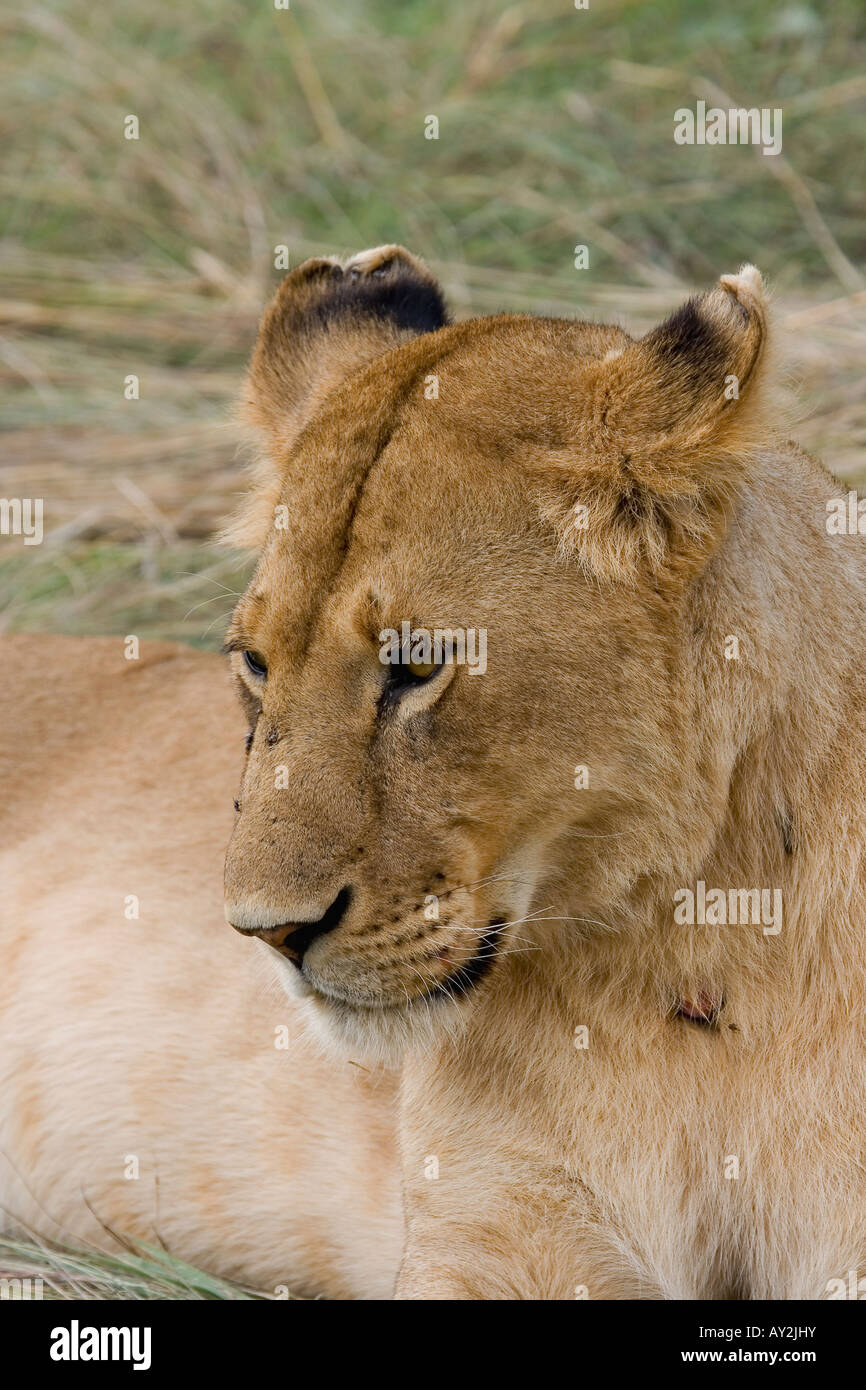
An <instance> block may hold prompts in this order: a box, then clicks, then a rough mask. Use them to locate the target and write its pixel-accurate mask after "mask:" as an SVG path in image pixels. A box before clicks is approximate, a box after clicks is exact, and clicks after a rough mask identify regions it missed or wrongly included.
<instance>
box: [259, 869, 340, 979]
mask: <svg viewBox="0 0 866 1390" xmlns="http://www.w3.org/2000/svg"><path fill="white" fill-rule="evenodd" d="M351 901H352V890H351V888H341V889H340V891H339V893H338V894H337V896H336V898H335V899H334V901H333V902H332V903H331V906H330V907H329V908H327V910H326V911H325V912H323V913H322V916H321V917H318V918H317V919H316V920H315V921H313V922H283V923H282V924H281V925H280V926H277V927H265V926H261V927H258V926H255V925H246V924H245V925H243V926H240V925H238V924H236V923H235V922H232V926H233V927H234V928H235V931H239V932H240V933H241V935H242V936H257V937H258V938H259V939H260V940H261V941H266V942H267V943H268V945H269V946H273V948H274V950H275V951H279V953H280V955H281V956H285V958H286V960H290V961H291V962H292V964H293V965H297V966H300V965H301V964H302V963H303V959H304V955H305V953H306V952H307V951H308V950H309V948H310V946H312V944H313V942H314V941H315V940H316V938H317V937H319V936H324V935H325V933H326V932H329V931H333V930H334V928H335V927H338V926H339V925H340V922H341V921H342V920H343V918H344V917H345V915H346V912H347V911H348V907H349V903H350V902H351Z"/></svg>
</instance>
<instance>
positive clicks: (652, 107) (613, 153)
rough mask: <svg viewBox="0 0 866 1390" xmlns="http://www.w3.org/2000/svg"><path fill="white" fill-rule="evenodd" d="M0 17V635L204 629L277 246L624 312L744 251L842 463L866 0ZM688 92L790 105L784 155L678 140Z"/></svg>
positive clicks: (674, 297)
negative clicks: (32, 514) (676, 127)
mask: <svg viewBox="0 0 866 1390" xmlns="http://www.w3.org/2000/svg"><path fill="white" fill-rule="evenodd" d="M0 35H2V49H0V52H2V57H0V79H2V90H3V98H2V113H0V148H2V150H3V158H2V173H0V191H2V195H3V196H2V202H0V208H2V211H0V395H2V415H3V422H4V424H3V429H4V433H3V446H4V447H3V452H2V460H0V466H2V477H0V495H2V496H6V497H10V496H42V497H43V498H44V499H45V526H46V540H45V542H44V544H43V545H42V546H38V547H37V546H32V547H26V548H25V547H24V546H23V545H22V542H21V541H20V539H18V538H8V537H2V538H0V606H2V617H0V624H2V626H3V627H5V628H6V629H7V630H8V629H11V628H15V629H29V630H46V629H56V630H62V631H72V632H119V633H123V632H126V631H135V632H137V633H138V634H139V635H162V636H171V637H175V638H179V639H181V640H186V641H190V642H195V643H204V644H207V645H218V643H219V641H220V640H221V636H222V631H223V628H224V620H225V615H226V614H227V612H228V611H229V610H230V608H231V606H232V599H233V594H234V593H235V592H237V591H238V590H240V589H241V588H242V586H243V582H244V576H245V574H246V572H247V562H246V561H245V560H244V558H243V557H239V556H235V555H227V554H224V553H220V552H218V551H216V550H215V549H214V548H213V546H212V545H211V543H210V538H211V537H212V535H213V534H214V532H215V530H216V529H217V528H218V526H219V524H220V523H221V522H222V521H223V520H224V519H225V517H226V516H227V514H228V513H229V512H230V511H231V510H232V508H233V506H234V505H235V502H236V499H237V496H238V494H239V491H240V490H241V489H242V488H243V486H244V479H243V468H242V462H243V460H242V458H241V457H240V456H239V454H238V439H237V434H236V431H235V428H234V426H233V425H232V424H231V421H230V412H231V405H232V401H233V397H234V395H235V393H236V391H237V388H238V386H239V383H240V377H241V372H242V369H243V365H244V362H245V359H246V356H247V354H248V352H249V349H250V346H251V344H252V340H253V336H254V333H255V325H256V320H257V316H258V313H259V311H260V308H261V305H262V303H263V301H264V299H265V298H266V296H267V294H268V292H269V288H270V286H271V285H272V284H273V283H275V282H276V280H277V278H278V272H276V271H275V270H274V269H273V262H274V247H275V246H277V245H278V244H286V245H287V246H288V247H289V252H290V257H291V263H292V264H297V262H298V261H300V260H302V259H303V258H305V257H306V256H308V255H310V254H314V253H315V254H318V253H322V252H327V253H331V252H337V253H348V252H351V251H354V250H358V249H360V248H362V247H364V246H368V245H376V244H379V243H381V242H383V241H401V242H404V243H406V244H407V245H409V246H410V247H411V248H412V249H413V250H415V251H416V252H418V253H420V254H421V255H422V256H424V257H425V258H426V259H428V260H429V261H430V262H431V264H432V265H433V267H434V268H435V269H436V270H437V272H438V273H439V274H440V276H441V278H442V280H443V282H444V284H445V286H446V289H447V291H448V294H449V297H450V300H451V303H452V305H453V307H454V309H455V311H456V313H457V314H458V315H459V316H463V315H466V314H470V313H479V312H480V313H485V312H491V311H496V310H500V309H516V310H525V309H529V310H537V311H541V312H547V313H551V312H552V313H561V314H570V315H577V316H586V317H600V318H612V319H615V320H617V321H621V322H623V323H625V324H627V325H628V326H629V327H631V328H633V329H636V330H642V329H645V328H647V327H648V326H649V325H650V324H651V323H652V322H653V321H654V320H655V319H657V318H658V317H660V316H661V315H663V314H664V313H666V312H667V311H668V310H669V309H670V308H672V307H673V306H674V305H675V304H676V303H677V302H678V301H679V300H680V299H681V298H682V297H683V296H684V294H686V293H687V292H689V291H691V290H692V289H694V288H695V287H700V286H703V285H706V284H707V283H708V282H710V281H712V280H714V279H715V278H716V276H717V275H718V274H719V273H720V272H722V271H725V270H732V269H736V267H737V266H738V265H739V264H740V263H741V262H742V261H744V260H749V259H753V260H755V261H756V262H757V263H758V264H759V265H760V266H761V268H762V270H763V271H764V272H765V274H767V275H768V276H769V277H770V279H771V281H772V283H773V284H774V286H775V289H776V292H777V297H778V302H779V317H780V320H781V328H782V333H783V336H784V337H786V339H787V340H788V342H789V344H790V348H791V351H792V355H793V360H794V364H795V367H796V368H797V371H798V373H799V376H800V378H801V380H802V384H803V392H804V397H805V412H804V420H803V422H802V427H801V429H800V431H799V433H800V437H801V438H802V439H803V442H804V443H806V444H807V446H809V447H812V448H814V449H816V450H817V451H819V452H821V453H822V454H823V455H824V457H825V459H826V461H827V462H828V463H829V464H830V466H831V467H834V468H835V469H836V470H837V471H839V472H840V473H842V474H844V475H845V476H846V477H851V478H855V477H856V476H857V471H858V469H861V468H862V457H863V454H862V446H863V444H864V443H866V406H864V404H863V401H862V399H861V398H862V395H863V393H862V361H863V356H864V345H866V279H864V277H863V274H862V270H861V267H862V265H863V260H864V249H866V217H864V204H866V192H864V189H866V180H864V152H863V151H864V144H863V140H862V129H863V123H864V106H866V76H864V73H866V10H864V6H863V4H862V0H835V3H834V4H833V5H832V6H827V5H818V4H817V3H812V4H809V3H782V4H772V3H767V4H764V5H760V6H759V5H756V4H755V3H754V0H729V3H727V4H726V5H724V6H723V7H722V6H716V7H714V6H707V5H706V4H705V3H704V0H661V3H656V4H653V5H647V4H645V3H626V0H606V3H604V4H601V3H596V0H590V8H589V9H588V10H585V11H579V10H575V8H574V6H573V4H572V3H571V0H557V2H556V3H553V0H527V2H526V3H516V4H508V3H502V0H500V2H499V3H492V2H491V0H442V3H440V4H436V5H434V4H430V3H429V0H424V3H422V2H421V0H387V3H386V0H365V3H363V4H362V3H360V0H340V3H339V4H334V5H321V4H313V3H310V0H292V8H291V10H289V11H281V10H275V9H274V7H273V3H272V0H198V3H195V0H193V3H188V4H186V5H183V6H176V5H171V4H168V3H161V4H160V3H157V0H140V3H137V4H136V5H121V4H119V3H115V4H109V5H105V6H96V5H94V4H93V3H92V2H91V3H85V2H84V0H64V2H63V3H56V4H51V3H45V4H35V5H27V6H26V7H20V9H19V10H18V11H17V12H15V13H13V12H12V11H11V10H7V12H6V13H5V14H4V16H3V18H2V19H0ZM699 97H703V98H704V99H706V100H707V101H708V102H709V103H711V104H712V103H716V104H721V105H726V104H727V102H728V99H730V101H731V102H732V103H733V104H735V105H746V106H752V105H755V106H770V107H776V106H779V107H781V108H782V109H783V112H784V127H783V131H784V149H783V154H782V155H781V156H779V157H778V158H770V157H766V156H763V155H762V154H761V152H760V150H756V149H751V148H747V147H710V148H708V147H698V146H695V147H682V146H677V145H675V144H674V141H673V113H674V111H675V110H676V109H677V108H678V107H680V106H692V107H693V106H694V103H695V101H696V100H697V99H698V98H699ZM130 114H134V115H136V116H137V117H138V119H139V122H140V139H139V140H137V141H131V140H125V139H124V138H123V127H124V118H125V117H126V116H127V115H130ZM428 115H436V116H437V117H438V119H439V127H440V128H439V139H438V140H435V141H434V140H427V139H425V138H424V124H425V117H427V116H428ZM579 243H585V244H587V245H588V246H589V248H590V265H589V269H588V270H584V271H576V270H575V269H574V264H573V248H574V246H575V245H576V244H579ZM129 374H135V375H137V376H139V377H140V383H141V398H140V399H139V400H138V401H127V400H125V399H124V396H123V382H124V378H125V377H126V376H127V375H129Z"/></svg>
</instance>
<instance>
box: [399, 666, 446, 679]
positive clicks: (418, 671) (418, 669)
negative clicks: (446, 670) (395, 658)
mask: <svg viewBox="0 0 866 1390" xmlns="http://www.w3.org/2000/svg"><path fill="white" fill-rule="evenodd" d="M405 670H406V673H407V675H409V676H411V677H412V679H413V681H427V680H429V679H430V677H431V676H432V675H433V673H434V671H438V670H439V666H438V664H437V663H436V662H435V661H407V662H406V667H405Z"/></svg>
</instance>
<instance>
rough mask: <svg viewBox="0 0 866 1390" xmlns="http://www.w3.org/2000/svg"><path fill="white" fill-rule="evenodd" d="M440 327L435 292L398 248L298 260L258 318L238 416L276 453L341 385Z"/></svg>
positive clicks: (440, 302)
mask: <svg viewBox="0 0 866 1390" xmlns="http://www.w3.org/2000/svg"><path fill="white" fill-rule="evenodd" d="M447 321H448V315H447V313H446V309H445V303H444V299H443V297H442V291H441V290H440V288H439V286H438V284H437V283H436V281H435V279H434V278H433V276H432V275H431V274H430V272H429V270H428V269H427V267H426V266H425V265H424V264H423V262H421V261H419V260H418V259H417V258H416V257H415V256H412V255H410V253H409V252H408V251H405V250H404V249H403V247H402V246H377V247H376V248H375V249H374V250H371V251H361V252H360V253H359V254H358V255H356V256H353V257H352V258H351V259H350V260H348V261H345V262H340V261H338V260H335V259H327V258H323V259H317V260H311V261H305V262H304V264H303V265H300V266H298V268H297V269H296V270H293V271H292V272H291V273H290V274H289V275H287V276H286V278H285V279H284V280H283V282H282V284H281V285H280V288H279V289H278V290H277V293H276V295H275V296H274V298H273V300H272V301H271V303H270V305H269V306H268V308H267V310H266V312H265V314H264V317H263V318H262V321H261V324H260V326H259V334H258V340H257V342H256V346H255V350H254V352H253V356H252V361H251V363H250V368H249V372H248V374H247V380H246V388H245V392H244V398H243V402H242V407H241V413H242V415H243V417H244V419H245V420H246V422H247V423H248V424H249V425H251V426H252V427H253V429H254V430H256V431H257V432H258V433H259V435H260V436H261V437H262V439H263V442H264V444H265V447H266V449H267V450H268V451H269V452H271V453H276V454H282V453H283V452H284V451H285V450H286V449H287V448H288V447H290V446H291V444H292V443H293V441H294V439H295V438H296V437H297V435H298V434H299V433H300V431H301V430H302V429H303V428H304V425H305V424H306V423H307V422H308V421H309V420H310V419H311V418H312V416H313V415H314V414H315V413H316V411H317V410H318V408H319V406H320V405H321V403H322V402H323V401H324V399H325V397H326V396H327V395H328V394H329V393H330V392H331V391H333V389H334V388H335V387H336V386H338V385H339V384H340V383H341V382H342V381H343V380H344V379H345V378H346V377H347V376H349V375H350V374H351V373H352V372H354V371H356V370H357V369H358V368H359V367H363V366H365V365H366V363H367V362H370V361H372V360H373V358H375V357H378V356H380V354H381V353H383V352H387V351H388V350H389V349H390V348H393V347H397V346H399V344H400V343H402V342H404V341H406V340H407V339H408V338H412V337H415V336H417V335H418V334H419V333H430V332H432V331H433V330H435V329H437V328H442V327H443V325H444V324H445V323H447Z"/></svg>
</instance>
